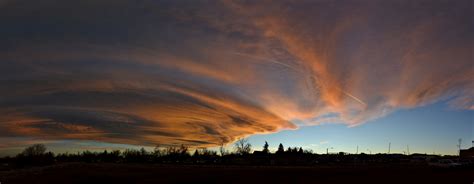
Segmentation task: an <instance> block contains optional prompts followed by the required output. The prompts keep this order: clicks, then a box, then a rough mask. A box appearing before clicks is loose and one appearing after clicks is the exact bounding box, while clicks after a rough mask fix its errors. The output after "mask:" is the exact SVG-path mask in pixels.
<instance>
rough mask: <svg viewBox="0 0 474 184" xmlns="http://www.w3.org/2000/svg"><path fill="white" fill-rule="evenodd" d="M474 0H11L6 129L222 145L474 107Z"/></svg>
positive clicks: (3, 69) (55, 136)
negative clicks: (434, 107)
mask: <svg viewBox="0 0 474 184" xmlns="http://www.w3.org/2000/svg"><path fill="white" fill-rule="evenodd" d="M469 3H470V2H469V1H456V2H451V3H446V2H443V1H429V2H425V1H417V2H412V1H406V2H403V1H393V2H386V3H382V2H369V1H367V2H362V1H344V2H339V1H338V2H333V1H328V2H327V1H278V2H271V3H270V2H266V1H261V2H246V1H209V2H198V1H179V2H173V1H151V0H144V1H125V0H119V1H111V0H102V1H57V0H45V1H28V0H18V1H4V2H3V1H2V3H0V23H1V24H2V25H4V26H2V27H4V29H2V30H0V33H1V34H0V40H2V42H1V43H0V60H1V61H2V62H0V96H1V97H0V112H1V113H2V114H5V115H4V116H2V117H0V134H1V135H2V137H4V138H8V139H11V138H18V137H22V138H23V137H26V138H34V139H41V140H61V139H68V140H69V139H73V140H93V141H101V142H108V143H122V144H134V145H155V144H188V145H192V146H213V145H218V144H220V143H222V142H224V143H229V142H232V141H233V140H235V139H237V138H239V137H245V136H248V135H252V134H261V133H272V132H277V131H280V130H282V129H295V128H297V126H301V125H318V124H321V123H344V124H347V125H348V126H356V125H359V124H362V123H364V122H367V121H370V120H373V119H375V118H379V117H383V116H385V115H387V114H389V113H390V112H393V111H395V110H397V109H400V108H414V107H418V106H423V105H426V104H430V103H434V102H436V101H440V100H447V101H448V103H449V104H450V105H451V106H452V107H454V108H457V109H471V110H472V107H473V106H474V101H472V99H474V98H473V97H474V92H473V90H472V89H473V88H474V87H473V85H474V84H473V80H472V79H473V78H474V69H473V67H472V64H471V60H472V54H471V48H472V43H473V40H472V34H471V33H472V32H473V31H474V30H473V26H472V24H471V20H470V19H469V17H470V14H471V10H470V4H469ZM400 12H403V13H400Z"/></svg>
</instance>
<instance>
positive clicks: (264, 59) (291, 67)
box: [231, 52, 367, 106]
mask: <svg viewBox="0 0 474 184" xmlns="http://www.w3.org/2000/svg"><path fill="white" fill-rule="evenodd" d="M231 54H235V55H240V56H245V57H250V58H253V59H258V60H263V61H268V62H272V63H275V64H278V65H281V66H284V67H287V68H289V69H292V70H294V71H296V72H298V73H303V74H305V72H302V71H301V70H300V69H298V68H295V67H293V66H291V65H288V64H286V63H283V62H280V61H276V60H272V59H267V58H264V57H260V56H255V55H251V54H245V53H240V52H232V53H231ZM310 77H311V78H313V79H316V80H317V77H316V76H315V75H312V74H311V75H310ZM337 89H338V90H339V91H341V92H342V93H343V94H344V95H346V96H348V97H350V98H352V99H353V100H355V101H356V102H359V103H360V104H362V105H364V106H367V104H366V103H365V102H363V101H362V100H360V99H359V98H357V97H355V96H354V95H352V94H350V93H348V92H346V91H344V90H342V89H340V88H337Z"/></svg>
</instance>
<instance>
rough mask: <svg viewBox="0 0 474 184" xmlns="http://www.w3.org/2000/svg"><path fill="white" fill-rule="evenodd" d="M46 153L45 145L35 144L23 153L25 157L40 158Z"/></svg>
mask: <svg viewBox="0 0 474 184" xmlns="http://www.w3.org/2000/svg"><path fill="white" fill-rule="evenodd" d="M45 152H46V146H45V145H44V144H33V145H31V146H29V147H27V148H25V149H24V150H23V152H21V154H22V155H24V156H40V155H43V154H44V153H45Z"/></svg>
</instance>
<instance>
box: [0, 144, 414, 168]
mask: <svg viewBox="0 0 474 184" xmlns="http://www.w3.org/2000/svg"><path fill="white" fill-rule="evenodd" d="M233 148H234V150H233V151H228V150H226V149H225V147H224V146H223V145H221V146H220V147H219V149H218V150H217V151H216V150H210V149H206V148H201V149H194V151H191V149H190V148H189V147H188V146H185V145H179V146H156V147H155V148H154V149H153V150H151V151H149V150H146V149H145V148H141V149H125V150H123V151H121V150H113V151H107V150H104V151H102V152H91V151H88V150H85V151H82V152H78V153H75V154H74V153H73V154H71V153H59V154H54V153H53V152H50V151H47V148H46V146H45V145H44V144H34V145H32V146H29V147H27V148H25V149H24V150H23V151H22V152H21V153H19V154H18V155H17V156H15V157H13V158H2V159H3V160H4V161H5V160H6V161H8V162H10V163H11V164H13V165H15V166H20V167H21V166H28V165H48V164H54V163H63V162H87V163H160V164H235V165H239V164H240V165H242V164H243V165H313V164H319V163H329V162H343V163H351V162H400V161H405V160H407V158H408V156H407V155H402V154H375V155H366V154H363V153H362V154H357V155H354V154H347V153H343V152H339V153H337V154H321V155H320V154H315V153H313V152H312V151H311V150H305V149H303V148H302V147H287V148H286V149H285V147H284V146H283V144H281V143H280V144H279V145H278V149H277V150H276V151H275V152H274V153H272V152H271V151H270V150H269V144H268V143H267V142H266V141H265V144H264V145H263V146H262V149H261V150H256V151H253V152H252V145H251V144H250V143H249V142H248V140H247V139H239V140H237V141H236V142H235V143H234V147H233ZM2 159H0V162H1V161H2Z"/></svg>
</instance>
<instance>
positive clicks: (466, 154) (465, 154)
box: [459, 147, 474, 160]
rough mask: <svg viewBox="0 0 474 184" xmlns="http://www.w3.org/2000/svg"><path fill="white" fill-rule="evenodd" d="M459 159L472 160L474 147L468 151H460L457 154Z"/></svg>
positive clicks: (473, 158)
mask: <svg viewBox="0 0 474 184" xmlns="http://www.w3.org/2000/svg"><path fill="white" fill-rule="evenodd" d="M459 157H461V158H462V159H472V160H474V147H471V148H469V149H465V150H461V151H460V152H459Z"/></svg>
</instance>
